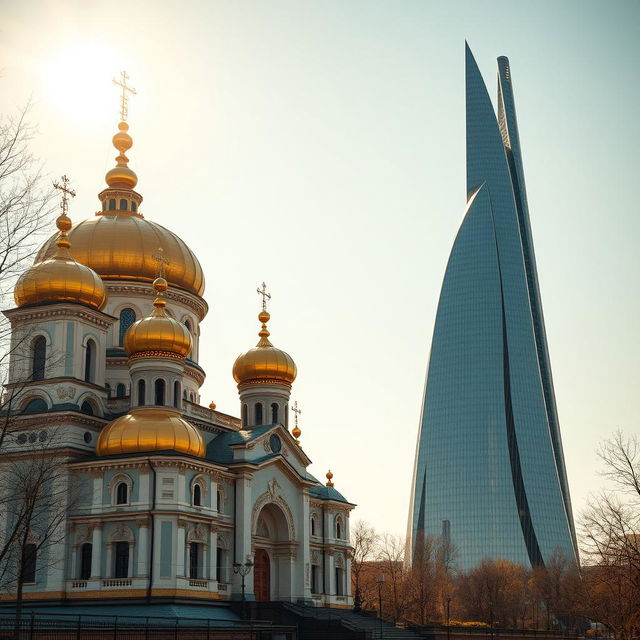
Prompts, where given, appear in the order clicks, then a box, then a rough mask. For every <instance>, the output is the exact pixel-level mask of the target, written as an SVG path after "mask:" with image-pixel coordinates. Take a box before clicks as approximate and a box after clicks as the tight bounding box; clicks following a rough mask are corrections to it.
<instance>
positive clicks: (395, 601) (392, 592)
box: [377, 533, 409, 622]
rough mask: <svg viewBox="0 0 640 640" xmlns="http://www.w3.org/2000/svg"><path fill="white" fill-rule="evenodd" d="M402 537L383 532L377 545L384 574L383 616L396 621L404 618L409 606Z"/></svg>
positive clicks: (381, 571)
mask: <svg viewBox="0 0 640 640" xmlns="http://www.w3.org/2000/svg"><path fill="white" fill-rule="evenodd" d="M405 546H406V541H405V540H404V538H401V537H398V536H394V535H391V534H389V533H385V534H384V535H383V536H382V538H381V540H380V544H379V547H378V554H377V560H378V563H377V564H378V566H379V568H380V573H381V574H382V575H383V576H384V587H383V593H384V602H386V603H387V605H386V612H385V611H383V614H385V615H384V617H386V618H389V619H391V620H392V621H393V622H397V621H398V620H401V619H402V618H404V615H405V613H406V611H407V609H408V607H409V598H408V592H409V580H408V570H407V568H406V567H405V564H404V551H405Z"/></svg>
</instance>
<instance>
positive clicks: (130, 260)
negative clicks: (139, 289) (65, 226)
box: [36, 211, 204, 296]
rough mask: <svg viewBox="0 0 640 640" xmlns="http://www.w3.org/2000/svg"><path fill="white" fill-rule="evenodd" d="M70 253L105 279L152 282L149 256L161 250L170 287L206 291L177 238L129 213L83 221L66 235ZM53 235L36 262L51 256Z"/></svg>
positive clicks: (154, 268) (153, 272) (153, 271)
mask: <svg viewBox="0 0 640 640" xmlns="http://www.w3.org/2000/svg"><path fill="white" fill-rule="evenodd" d="M69 239H70V240H71V242H72V243H73V254H74V256H75V257H76V259H77V260H78V261H79V262H81V263H82V264H86V265H87V266H89V267H91V268H92V269H93V270H94V271H95V272H96V273H98V274H99V275H100V276H101V277H102V278H103V279H105V280H127V281H132V280H133V281H138V282H153V280H154V279H155V277H156V275H157V269H158V264H157V262H156V261H155V260H154V259H153V254H154V253H155V252H156V251H157V250H158V247H162V249H163V254H164V257H165V258H166V259H167V261H168V264H166V265H165V269H164V277H165V278H166V279H167V281H168V282H169V285H170V286H171V287H175V288H177V289H185V290H186V291H189V292H191V293H194V294H195V295H197V296H201V295H202V294H203V293H204V275H203V273H202V267H201V266H200V263H199V262H198V258H196V256H195V255H194V253H193V252H192V251H191V250H190V249H189V247H188V246H187V245H186V244H185V243H184V242H183V241H182V240H181V239H180V238H179V237H178V236H177V235H176V234H175V233H172V232H171V231H169V230H168V229H165V228H164V227H163V226H161V225H159V224H157V223H155V222H151V221H149V220H146V219H145V218H142V217H141V216H137V215H133V214H132V213H131V212H127V211H122V212H118V211H107V212H105V213H104V214H103V213H99V214H96V217H95V218H91V219H89V220H83V221H82V222H80V223H79V224H77V225H76V226H75V227H74V228H73V229H72V230H71V232H70V233H69ZM55 250H56V244H55V237H52V238H50V239H49V240H48V241H47V242H46V243H45V244H44V245H43V246H42V248H41V249H40V251H39V252H38V256H37V257H36V262H40V261H42V260H46V259H47V258H50V257H51V256H52V255H53V254H54V253H55Z"/></svg>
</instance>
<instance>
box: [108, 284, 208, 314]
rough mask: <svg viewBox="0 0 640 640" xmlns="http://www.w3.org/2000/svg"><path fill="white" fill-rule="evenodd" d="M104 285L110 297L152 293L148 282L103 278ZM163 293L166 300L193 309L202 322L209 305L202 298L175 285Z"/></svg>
mask: <svg viewBox="0 0 640 640" xmlns="http://www.w3.org/2000/svg"><path fill="white" fill-rule="evenodd" d="M105 287H106V289H107V293H108V295H109V296H110V297H111V296H114V297H115V296H122V297H123V298H128V297H130V296H131V294H134V295H139V296H142V297H144V298H149V296H150V295H151V294H152V288H151V285H150V284H148V285H143V284H133V283H131V284H120V283H118V284H115V283H113V282H109V281H108V279H107V278H105ZM164 295H165V298H167V299H168V300H173V301H174V302H177V303H179V304H182V305H184V306H185V307H188V308H189V309H191V310H192V311H194V312H195V314H196V316H198V320H199V321H200V322H202V320H203V319H204V317H205V316H206V315H207V312H208V311H209V305H208V304H207V303H206V302H205V300H204V299H203V298H200V297H198V296H195V295H191V294H188V293H186V292H182V291H179V290H177V289H175V287H169V289H168V290H167V291H166V292H165V294H164Z"/></svg>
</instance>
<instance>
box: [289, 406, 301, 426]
mask: <svg viewBox="0 0 640 640" xmlns="http://www.w3.org/2000/svg"><path fill="white" fill-rule="evenodd" d="M291 411H293V413H295V414H296V417H295V422H296V427H297V426H298V416H299V415H300V414H301V413H302V409H298V401H297V400H296V401H295V402H294V403H293V407H291Z"/></svg>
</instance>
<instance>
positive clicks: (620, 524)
mask: <svg viewBox="0 0 640 640" xmlns="http://www.w3.org/2000/svg"><path fill="white" fill-rule="evenodd" d="M598 456H599V457H600V459H601V461H602V462H603V463H604V471H603V475H604V476H605V477H606V478H607V479H608V480H609V481H610V482H611V485H612V487H613V488H614V491H607V490H604V491H602V492H601V493H600V494H599V495H597V496H594V497H593V498H591V500H590V502H589V505H588V507H587V509H586V511H585V513H584V514H583V516H582V522H581V529H582V539H583V549H582V551H583V557H584V558H585V565H586V566H585V567H584V570H583V587H584V603H585V614H586V615H589V617H591V618H593V619H595V620H597V621H598V622H601V623H602V624H604V625H605V626H606V627H607V628H608V629H609V631H610V632H611V633H612V634H613V635H614V637H615V638H616V639H617V640H629V639H631V638H637V636H638V634H639V633H640V442H639V440H638V438H637V436H631V437H627V436H625V435H624V434H623V433H622V432H620V431H618V432H617V433H616V434H615V435H614V436H613V437H612V438H611V439H609V440H606V441H605V442H604V443H603V444H602V445H601V447H600V450H599V451H598Z"/></svg>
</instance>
